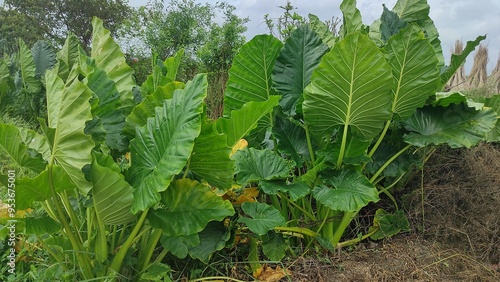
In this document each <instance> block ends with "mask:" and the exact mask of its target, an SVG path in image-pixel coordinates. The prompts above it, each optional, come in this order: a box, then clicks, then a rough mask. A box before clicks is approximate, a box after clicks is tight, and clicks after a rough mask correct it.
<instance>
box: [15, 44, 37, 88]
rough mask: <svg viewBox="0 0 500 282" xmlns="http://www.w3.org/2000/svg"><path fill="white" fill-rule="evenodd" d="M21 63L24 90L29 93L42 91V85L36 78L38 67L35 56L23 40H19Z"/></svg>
mask: <svg viewBox="0 0 500 282" xmlns="http://www.w3.org/2000/svg"><path fill="white" fill-rule="evenodd" d="M19 63H20V67H19V70H20V73H21V78H22V84H23V88H24V89H25V90H26V91H27V92H28V93H37V92H38V91H40V89H41V87H42V83H41V82H40V80H38V79H37V78H36V65H35V61H34V59H33V54H32V53H31V50H30V49H29V48H28V47H27V46H26V43H24V41H22V40H21V39H20V40H19Z"/></svg>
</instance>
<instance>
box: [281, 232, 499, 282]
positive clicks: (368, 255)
mask: <svg viewBox="0 0 500 282" xmlns="http://www.w3.org/2000/svg"><path fill="white" fill-rule="evenodd" d="M366 245H370V247H366ZM289 269H291V271H292V276H291V277H288V278H287V279H282V280H281V281H303V282H306V281H308V282H309V281H318V282H319V281H325V282H327V281H492V282H493V281H499V279H500V273H498V272H496V270H495V269H494V268H493V267H492V266H491V265H489V264H485V263H482V262H480V261H477V260H475V259H474V258H472V257H470V256H468V255H467V254H465V253H464V252H463V251H461V250H457V249H446V248H444V247H443V246H442V245H440V244H439V243H437V242H430V241H426V240H424V239H421V238H418V237H417V236H415V235H411V236H408V235H407V236H399V237H397V238H395V239H393V240H387V241H385V242H383V243H379V244H373V243H367V244H362V245H360V246H358V248H357V249H356V250H354V251H352V252H341V253H337V254H335V255H333V256H329V257H325V258H321V259H318V258H303V257H301V258H299V259H297V260H296V261H294V262H293V263H291V265H290V266H289Z"/></svg>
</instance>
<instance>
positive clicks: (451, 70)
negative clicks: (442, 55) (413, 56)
mask: <svg viewBox="0 0 500 282" xmlns="http://www.w3.org/2000/svg"><path fill="white" fill-rule="evenodd" d="M485 39H486V35H483V36H478V37H477V38H476V40H474V41H467V44H466V45H465V48H464V50H463V51H462V53H460V54H459V55H455V54H452V55H451V62H450V65H449V66H445V67H444V68H443V70H442V72H441V88H443V87H444V86H445V85H446V83H448V81H449V80H450V79H451V78H452V76H453V75H454V74H455V72H457V70H458V69H459V68H460V67H461V66H462V65H463V64H464V63H465V59H466V58H467V56H469V54H470V53H472V52H473V51H474V50H475V49H476V47H477V46H479V44H480V43H481V41H483V40H485Z"/></svg>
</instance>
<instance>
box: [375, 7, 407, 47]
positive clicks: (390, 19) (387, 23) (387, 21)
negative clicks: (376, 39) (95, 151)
mask: <svg viewBox="0 0 500 282" xmlns="http://www.w3.org/2000/svg"><path fill="white" fill-rule="evenodd" d="M382 6H383V7H384V12H383V13H382V17H381V18H380V20H381V22H380V33H381V38H382V40H383V41H384V42H387V41H388V40H389V38H391V37H392V36H393V35H396V34H398V33H399V31H400V30H401V29H403V28H405V27H406V26H407V25H408V23H407V22H406V21H404V20H401V19H400V18H399V17H398V14H396V13H394V12H392V11H389V9H387V7H386V6H385V4H382Z"/></svg>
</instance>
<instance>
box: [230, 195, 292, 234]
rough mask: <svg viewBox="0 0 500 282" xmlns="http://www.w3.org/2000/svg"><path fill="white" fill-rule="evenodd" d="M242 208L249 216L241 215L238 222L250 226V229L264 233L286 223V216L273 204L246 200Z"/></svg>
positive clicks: (257, 232)
mask: <svg viewBox="0 0 500 282" xmlns="http://www.w3.org/2000/svg"><path fill="white" fill-rule="evenodd" d="M241 209H242V210H243V212H244V213H245V214H246V215H248V216H249V217H250V218H249V217H240V218H239V219H238V222H241V223H244V224H246V225H247V226H248V228H249V229H250V231H252V232H254V233H256V234H258V235H264V234H266V233H267V232H268V231H270V230H272V229H273V228H275V227H278V226H283V225H285V223H286V221H285V218H284V217H283V216H282V215H281V214H280V212H279V211H278V210H277V209H276V208H275V207H273V206H270V205H267V204H263V203H258V202H244V203H243V204H241Z"/></svg>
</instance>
